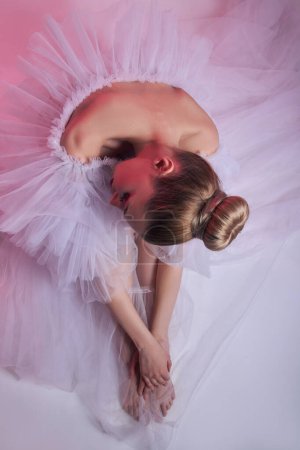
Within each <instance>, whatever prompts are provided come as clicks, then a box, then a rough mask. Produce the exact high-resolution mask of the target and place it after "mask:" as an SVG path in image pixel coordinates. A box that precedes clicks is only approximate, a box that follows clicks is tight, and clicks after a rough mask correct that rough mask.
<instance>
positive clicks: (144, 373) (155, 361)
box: [138, 338, 171, 395]
mask: <svg viewBox="0 0 300 450" xmlns="http://www.w3.org/2000/svg"><path fill="white" fill-rule="evenodd" d="M139 365H140V384H139V388H138V394H139V395H142V394H143V391H144V388H145V385H146V386H147V387H148V388H150V389H151V390H154V388H155V387H157V386H158V385H159V384H162V385H164V386H165V385H166V384H167V382H168V380H169V379H170V376H169V371H170V369H171V360H170V357H169V354H168V353H167V352H166V350H165V349H164V348H163V347H162V346H161V345H160V344H159V343H158V342H157V341H156V340H155V339H154V338H153V340H151V342H149V343H148V344H147V345H145V346H144V347H143V348H142V349H141V350H140V351H139Z"/></svg>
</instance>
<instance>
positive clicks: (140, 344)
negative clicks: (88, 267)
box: [60, 82, 249, 418]
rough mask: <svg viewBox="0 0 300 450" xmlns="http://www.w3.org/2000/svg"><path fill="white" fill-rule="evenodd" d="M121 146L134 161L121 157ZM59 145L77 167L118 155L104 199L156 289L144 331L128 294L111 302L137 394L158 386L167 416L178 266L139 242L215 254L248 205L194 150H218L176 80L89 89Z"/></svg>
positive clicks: (134, 406) (209, 127)
mask: <svg viewBox="0 0 300 450" xmlns="http://www.w3.org/2000/svg"><path fill="white" fill-rule="evenodd" d="M124 142H126V143H127V152H128V144H129V145H130V146H131V152H132V151H133V152H134V154H135V157H133V158H130V159H127V155H126V146H125V149H124ZM147 142H148V144H146V143H147ZM60 143H61V145H62V146H63V148H64V149H65V151H66V152H67V153H68V154H69V155H72V157H75V158H78V160H80V161H81V162H82V163H83V164H88V163H89V162H90V161H92V160H94V159H95V158H99V157H102V158H103V157H104V156H110V157H111V156H114V157H119V158H123V159H125V161H123V162H121V163H119V164H117V165H116V167H115V169H114V173H113V178H112V180H111V187H112V189H113V196H112V198H111V200H110V203H111V204H112V205H114V206H116V207H118V208H120V209H121V210H123V212H124V216H125V218H126V220H127V222H128V223H129V224H130V225H131V226H132V227H133V228H134V230H135V231H136V232H137V233H138V235H139V236H141V237H142V238H143V239H141V238H139V239H138V249H139V253H138V265H137V274H138V279H139V282H140V284H141V285H142V286H147V287H148V288H150V289H151V290H152V291H153V292H154V293H155V296H154V304H153V306H152V309H153V311H151V310H150V311H148V315H149V316H150V317H149V318H148V323H149V324H150V330H151V333H149V331H148V330H147V329H146V327H145V326H143V324H142V321H141V319H140V318H139V316H138V314H137V313H136V311H135V309H134V307H133V305H132V302H131V300H130V298H129V296H128V294H127V293H126V292H125V291H121V292H120V291H119V292H111V301H110V303H108V305H109V306H110V308H111V310H112V311H113V313H114V315H115V316H116V317H117V319H118V322H119V323H120V324H121V325H122V327H123V328H124V330H125V331H126V333H127V334H128V335H129V336H130V338H131V339H132V341H133V342H134V344H135V346H136V349H138V350H139V380H140V383H139V386H137V383H136V380H133V384H135V385H136V390H137V391H138V393H139V395H142V394H143V393H144V391H145V395H144V398H145V399H147V398H148V397H149V389H151V390H152V391H153V390H154V388H157V389H158V390H159V392H156V396H157V398H159V399H160V402H161V403H160V410H161V412H162V414H163V415H164V416H165V415H166V413H167V409H169V408H170V407H171V404H172V402H173V400H174V396H175V393H174V388H173V385H172V384H171V382H170V380H169V375H168V371H169V370H170V368H171V360H170V355H169V353H168V351H169V341H168V327H169V323H170V320H171V317H172V311H173V309H174V306H175V301H176V297H177V294H178V290H179V286H180V277H181V270H179V268H178V267H171V266H168V265H165V264H163V263H162V262H160V263H158V262H157V259H156V258H155V256H154V255H152V257H151V255H150V254H148V253H149V251H148V252H147V251H146V249H143V245H144V244H143V240H146V241H148V242H151V243H152V244H160V245H176V244H181V243H183V242H185V241H188V240H190V239H192V238H195V237H199V238H200V237H201V238H202V239H203V240H205V243H206V246H207V247H209V248H211V249H212V250H220V249H222V248H225V247H226V246H227V245H228V244H229V243H230V242H231V241H232V240H233V239H234V238H235V237H236V236H237V234H238V232H240V231H241V230H242V229H243V226H244V224H245V222H246V220H247V218H248V214H249V210H248V205H247V203H246V202H245V200H243V199H242V198H240V197H232V196H231V197H227V196H226V195H225V194H224V193H223V192H221V191H220V184H219V181H218V177H217V175H216V174H215V173H214V171H213V169H212V168H210V166H209V164H207V163H206V162H205V161H204V160H203V159H202V158H201V157H200V156H198V155H197V156H195V153H196V152H199V150H200V149H201V151H202V152H203V153H205V154H206V155H210V154H212V153H214V152H215V151H216V150H217V148H218V132H217V129H216V126H215V124H214V122H213V121H212V119H211V118H210V117H209V116H208V114H207V113H206V112H205V111H204V110H203V109H202V108H201V107H200V106H199V105H197V104H196V102H195V101H194V100H193V99H192V98H191V97H190V96H189V95H188V94H186V93H185V92H184V91H183V90H181V89H176V88H174V87H173V86H168V85H165V84H163V83H157V84H154V83H143V84H141V83H137V82H131V83H114V84H113V86H112V87H109V88H104V89H101V90H99V91H96V92H94V93H92V94H91V95H90V96H89V97H88V98H87V99H85V100H84V101H83V102H82V103H81V104H80V105H79V106H78V107H77V108H76V110H75V111H74V112H73V113H72V115H71V117H70V119H69V120H68V123H67V126H66V128H65V130H64V132H63V134H62V137H61V142H60ZM178 147H180V149H179V148H178ZM179 183H180V184H179ZM176 185H177V186H178V188H177V192H176ZM175 192H176V194H175V195H174V193H175ZM225 199H226V200H225ZM149 211H150V212H149ZM218 212H219V213H218ZM169 215H171V219H170V218H168V216H169ZM153 230H155V231H154V232H153ZM151 335H152V336H151ZM153 337H154V338H155V339H153ZM158 344H160V345H158ZM161 347H162V348H161ZM163 349H164V350H165V352H167V353H165V352H164V351H163ZM135 360H136V355H135V354H134V355H133V356H132V358H131V359H130V363H129V366H130V373H131V374H132V375H133V376H134V369H135V367H134V361H135ZM131 381H132V379H131ZM146 386H147V388H148V389H146ZM162 386H166V388H163V387H162ZM132 390H133V392H134V385H133V386H131V385H130V392H132ZM165 393H168V395H167V397H166V395H164V394H165ZM131 398H132V402H129V404H128V400H126V401H125V404H126V410H127V411H129V412H130V413H131V414H132V415H133V416H134V417H135V418H138V399H137V397H136V396H134V395H133V396H132V397H131Z"/></svg>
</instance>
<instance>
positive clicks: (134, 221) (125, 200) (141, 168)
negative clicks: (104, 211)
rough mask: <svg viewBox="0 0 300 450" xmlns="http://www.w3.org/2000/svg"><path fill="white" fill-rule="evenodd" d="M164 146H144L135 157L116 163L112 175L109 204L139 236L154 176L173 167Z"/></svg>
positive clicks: (142, 227) (168, 152) (167, 171)
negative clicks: (120, 212) (122, 215)
mask: <svg viewBox="0 0 300 450" xmlns="http://www.w3.org/2000/svg"><path fill="white" fill-rule="evenodd" d="M170 152H173V150H172V149H169V148H168V147H163V146H158V145H155V144H147V145H145V147H144V148H143V149H142V150H141V151H140V152H139V153H138V155H137V156H136V157H135V158H132V159H128V160H126V161H122V162H120V163H119V164H118V165H117V166H116V168H115V170H114V174H113V178H112V181H111V187H112V192H113V195H112V197H111V200H110V203H111V204H112V205H113V206H116V207H117V208H120V209H122V210H123V211H124V216H125V218H126V219H127V221H128V223H129V224H130V225H131V226H132V228H134V230H135V231H137V232H138V233H139V234H142V233H143V230H144V227H145V212H146V211H145V206H146V204H147V203H148V201H149V200H150V199H151V198H152V196H153V195H154V182H155V179H156V177H159V176H165V175H167V174H168V173H170V172H172V171H173V170H174V168H175V164H174V161H173V157H172V155H171V153H170Z"/></svg>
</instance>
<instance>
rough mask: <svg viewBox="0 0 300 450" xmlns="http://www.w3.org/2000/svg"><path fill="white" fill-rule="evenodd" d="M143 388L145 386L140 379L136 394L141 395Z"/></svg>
mask: <svg viewBox="0 0 300 450" xmlns="http://www.w3.org/2000/svg"><path fill="white" fill-rule="evenodd" d="M145 388H146V385H145V382H144V380H143V379H141V381H140V384H139V387H138V395H140V396H142V395H143V392H144V390H145Z"/></svg>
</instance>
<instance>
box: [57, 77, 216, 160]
mask: <svg viewBox="0 0 300 450" xmlns="http://www.w3.org/2000/svg"><path fill="white" fill-rule="evenodd" d="M118 140H124V141H131V142H134V143H135V147H136V149H137V151H138V148H139V144H142V143H145V142H147V141H153V140H157V141H159V142H162V143H164V144H166V145H168V146H172V147H178V148H181V149H183V150H187V151H191V152H198V151H202V152H204V153H206V154H210V153H213V152H214V151H216V149H217V148H218V144H219V140H218V132H217V129H216V126H215V124H214V123H213V121H212V119H211V118H210V117H209V116H208V114H207V113H206V112H205V111H204V110H203V109H202V108H201V107H200V106H199V105H198V104H197V103H196V102H195V101H194V100H193V99H192V97H190V96H189V95H188V94H187V93H186V92H185V91H183V90H182V89H179V88H175V87H172V86H169V85H166V84H163V83H148V82H146V83H140V82H121V83H114V84H113V85H112V86H111V87H105V88H103V89H101V90H99V91H96V92H94V93H93V94H91V95H90V96H89V97H88V98H86V99H85V100H84V101H83V102H82V103H81V104H80V105H79V106H78V108H76V110H75V111H74V113H73V114H72V116H71V118H70V120H69V122H68V124H67V126H66V129H65V131H64V133H63V135H62V139H61V145H63V146H64V147H65V148H66V150H67V152H68V153H70V154H72V155H73V156H76V157H78V158H79V159H81V160H82V161H83V162H87V161H88V160H89V159H90V158H93V157H103V156H105V155H110V153H111V150H112V148H113V143H114V142H116V141H118Z"/></svg>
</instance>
